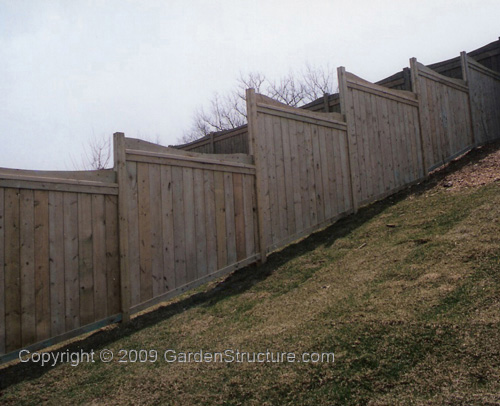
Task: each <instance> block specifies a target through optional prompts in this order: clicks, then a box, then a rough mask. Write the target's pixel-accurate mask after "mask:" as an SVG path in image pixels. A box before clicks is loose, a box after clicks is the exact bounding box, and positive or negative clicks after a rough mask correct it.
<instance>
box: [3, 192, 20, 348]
mask: <svg viewBox="0 0 500 406" xmlns="http://www.w3.org/2000/svg"><path fill="white" fill-rule="evenodd" d="M19 217H20V208H19V190H18V189H5V222H4V226H5V254H4V255H5V271H4V272H5V286H8V289H5V329H6V351H11V350H14V349H15V348H17V347H19V346H20V345H21V284H20V267H19V264H20V256H19V237H20V235H19V234H20V224H19V223H20V218H19Z"/></svg>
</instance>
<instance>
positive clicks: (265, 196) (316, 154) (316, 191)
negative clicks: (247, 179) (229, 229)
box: [247, 89, 352, 255]
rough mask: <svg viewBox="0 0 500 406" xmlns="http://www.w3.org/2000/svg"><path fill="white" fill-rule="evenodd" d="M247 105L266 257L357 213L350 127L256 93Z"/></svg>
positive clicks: (335, 117)
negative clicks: (351, 162) (267, 254)
mask: <svg viewBox="0 0 500 406" xmlns="http://www.w3.org/2000/svg"><path fill="white" fill-rule="evenodd" d="M247 105H248V107H247V108H248V112H249V114H248V117H249V124H248V126H249V134H250V151H251V153H252V155H253V156H254V159H255V166H256V173H257V199H258V207H259V230H260V241H261V242H260V246H261V247H262V252H263V254H264V255H265V253H267V252H270V251H273V250H274V249H276V248H279V247H282V246H283V245H286V244H287V243H289V242H291V241H293V240H296V239H297V238H299V237H301V236H304V235H307V234H310V233H311V232H312V231H314V230H316V229H318V228H321V227H325V226H326V225H328V224H331V223H332V222H333V221H335V219H337V218H338V217H339V216H340V215H341V214H345V213H347V212H350V211H351V210H352V202H351V190H350V188H351V185H350V174H349V163H348V160H347V159H348V158H347V156H348V154H347V132H346V123H345V121H344V120H343V118H342V116H341V115H340V114H338V113H315V112H310V111H307V110H302V109H297V108H292V107H288V106H286V105H284V104H281V103H279V102H276V101H274V100H272V99H270V98H268V97H266V96H263V95H260V94H256V93H255V92H254V91H253V90H252V89H250V90H249V91H248V92H247Z"/></svg>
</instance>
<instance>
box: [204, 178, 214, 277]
mask: <svg viewBox="0 0 500 406" xmlns="http://www.w3.org/2000/svg"><path fill="white" fill-rule="evenodd" d="M203 177H204V190H205V230H206V243H207V247H206V249H207V273H208V274H211V273H213V272H215V271H216V270H217V228H216V222H215V218H216V215H217V214H216V209H215V185H214V172H213V171H204V172H203Z"/></svg>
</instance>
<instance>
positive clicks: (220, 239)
mask: <svg viewBox="0 0 500 406" xmlns="http://www.w3.org/2000/svg"><path fill="white" fill-rule="evenodd" d="M214 190H215V227H216V232H217V267H218V268H219V269H220V268H223V267H225V266H226V265H227V264H228V262H227V247H226V206H225V199H224V174H223V173H222V172H219V171H216V172H215V173H214Z"/></svg>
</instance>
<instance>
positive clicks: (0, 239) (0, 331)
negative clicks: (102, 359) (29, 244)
mask: <svg viewBox="0 0 500 406" xmlns="http://www.w3.org/2000/svg"><path fill="white" fill-rule="evenodd" d="M4 195H5V189H4V188H0V354H5V352H6V350H5V262H6V261H5V204H4V203H5V200H4Z"/></svg>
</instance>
